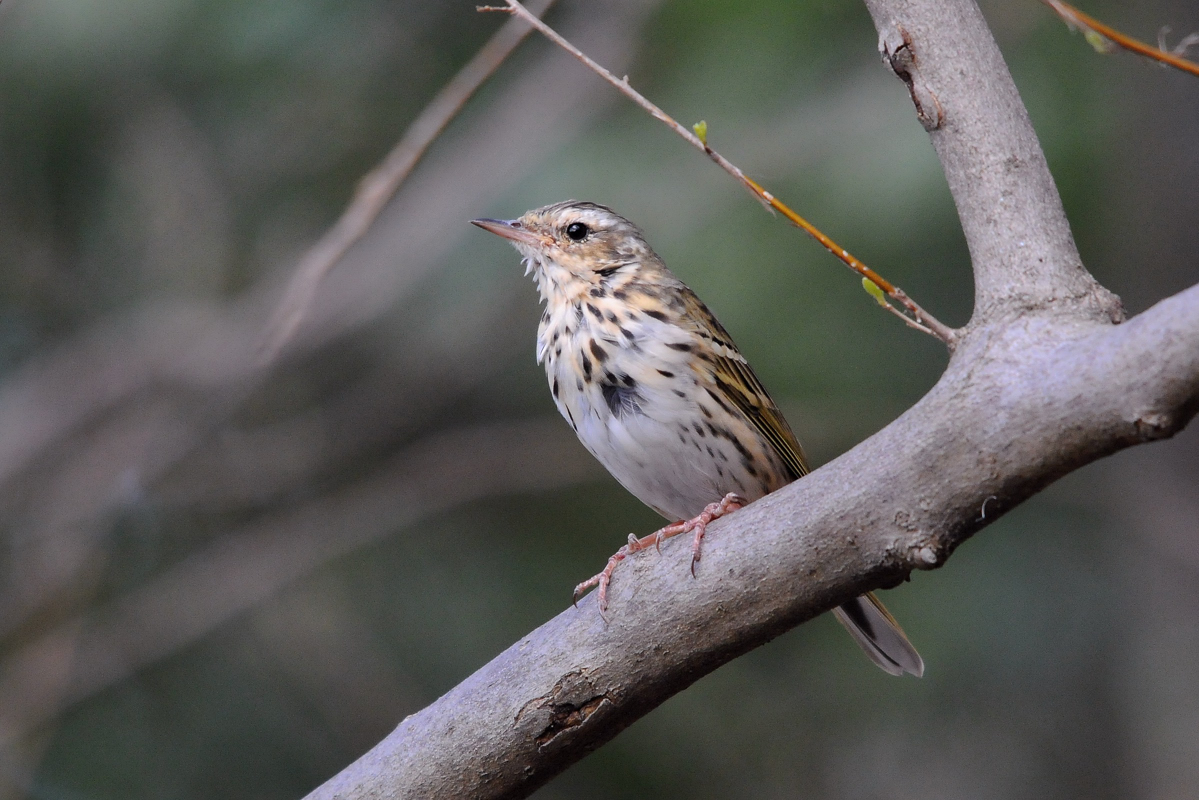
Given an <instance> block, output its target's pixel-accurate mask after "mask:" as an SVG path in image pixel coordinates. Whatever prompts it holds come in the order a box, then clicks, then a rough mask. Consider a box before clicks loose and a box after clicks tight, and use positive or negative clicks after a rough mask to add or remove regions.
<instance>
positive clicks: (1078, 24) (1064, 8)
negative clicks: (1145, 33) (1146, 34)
mask: <svg viewBox="0 0 1199 800" xmlns="http://www.w3.org/2000/svg"><path fill="white" fill-rule="evenodd" d="M1041 2H1042V3H1044V4H1045V5H1047V6H1049V7H1050V8H1052V9H1053V11H1054V12H1055V13H1056V14H1057V15H1058V16H1059V17H1061V18H1062V19H1063V20H1065V22H1066V24H1067V25H1069V26H1070V27H1072V28H1077V29H1078V30H1081V31H1082V32H1083V33H1084V34H1086V35H1087V41H1088V42H1090V43H1091V45H1092V46H1093V47H1099V46H1108V45H1114V46H1116V47H1122V48H1124V49H1125V50H1128V51H1130V52H1133V53H1136V54H1137V55H1141V56H1145V57H1146V58H1151V59H1153V60H1154V61H1160V62H1161V63H1163V64H1168V65H1169V66H1171V67H1174V68H1175V69H1180V70H1182V71H1183V72H1189V73H1190V74H1191V75H1196V76H1199V64H1196V63H1195V62H1194V61H1188V60H1187V59H1185V58H1183V57H1182V53H1185V52H1186V50H1187V47H1189V46H1190V45H1192V44H1194V43H1195V42H1196V41H1197V39H1195V38H1193V37H1194V34H1192V35H1191V36H1188V37H1186V38H1184V39H1183V41H1182V43H1181V44H1180V45H1179V47H1177V48H1175V49H1174V51H1170V50H1166V49H1165V47H1164V43H1163V46H1161V47H1154V46H1152V45H1148V44H1145V43H1144V42H1142V41H1138V40H1137V39H1134V38H1132V37H1131V36H1128V35H1126V34H1123V33H1120V31H1118V30H1116V29H1115V28H1113V27H1111V26H1110V25H1104V24H1103V23H1102V22H1100V21H1099V20H1097V19H1095V18H1094V17H1092V16H1089V15H1087V14H1084V13H1082V12H1081V11H1079V10H1078V9H1077V8H1075V7H1074V6H1072V5H1070V4H1069V3H1063V2H1062V0H1041Z"/></svg>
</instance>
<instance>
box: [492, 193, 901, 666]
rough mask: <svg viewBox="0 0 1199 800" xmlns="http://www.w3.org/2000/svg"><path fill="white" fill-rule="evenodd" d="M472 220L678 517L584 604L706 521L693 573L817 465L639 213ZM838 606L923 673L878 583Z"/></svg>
mask: <svg viewBox="0 0 1199 800" xmlns="http://www.w3.org/2000/svg"><path fill="white" fill-rule="evenodd" d="M471 222H472V224H474V225H476V226H478V227H480V228H482V229H483V230H486V231H489V232H491V233H494V234H497V235H498V236H501V237H503V238H504V239H507V240H508V241H509V242H510V243H511V244H512V245H513V246H514V247H515V248H516V250H517V251H518V252H519V253H520V255H521V257H522V261H523V263H524V266H525V274H526V275H529V274H531V275H532V277H533V279H534V281H535V283H536V285H537V289H538V292H539V294H540V297H541V301H542V303H543V304H544V306H545V308H544V310H543V313H542V315H541V321H540V324H539V325H538V328H537V361H538V363H540V364H543V365H544V367H545V372H546V376H547V378H548V381H549V385H550V393H551V395H552V396H553V399H554V403H555V404H556V405H557V407H558V411H559V412H560V413H561V414H562V416H563V417H564V418H565V419H566V421H567V422H568V423H569V424H570V426H571V428H573V429H574V431H575V433H576V434H577V435H578V437H579V440H580V441H581V442H582V443H583V446H584V447H586V448H587V450H588V451H590V453H591V454H592V455H593V456H595V458H596V459H597V460H599V462H600V463H601V464H603V466H604V467H605V468H606V469H607V470H608V472H610V473H611V474H612V476H613V477H615V478H616V480H617V481H619V482H620V483H621V485H623V486H624V488H626V489H627V490H628V491H629V492H630V493H632V494H633V495H634V496H636V497H637V498H638V499H639V500H641V502H643V503H645V504H646V505H647V506H649V507H650V508H652V509H653V510H654V511H656V512H658V513H659V514H661V515H662V516H663V517H666V518H667V519H669V520H677V521H676V522H673V523H671V524H670V525H667V526H665V527H664V528H662V529H660V530H658V531H656V532H654V533H652V534H650V535H648V536H644V537H641V538H638V537H637V536H635V535H632V534H630V535H629V539H628V543H627V544H626V545H624V546H623V547H621V548H620V549H619V550H617V551H616V553H615V554H614V555H613V556H612V557H611V558H610V559H609V560H608V563H607V565H606V566H605V567H604V569H603V570H602V571H601V572H600V573H598V574H597V575H595V576H594V577H592V578H591V579H589V580H587V581H584V582H583V583H580V584H579V585H578V587H576V589H575V595H574V597H575V602H576V604H577V601H578V599H579V597H580V596H581V595H582V594H583V593H585V592H586V591H587V590H588V589H591V588H593V587H597V595H598V605H599V611H600V614H601V615H604V614H606V612H607V589H608V585H609V583H610V582H611V580H612V577H613V573H614V571H615V570H616V567H617V565H618V564H619V563H620V562H621V561H623V560H624V559H626V558H629V557H631V556H633V555H634V554H636V553H638V552H641V551H643V550H646V549H649V548H651V547H654V548H657V547H660V545H661V542H662V541H663V540H664V539H666V538H668V537H671V536H676V535H679V534H683V533H692V534H693V536H692V560H691V571H692V574H693V575H694V574H695V569H696V564H697V563H698V562H699V560H700V558H701V554H702V542H703V537H704V533H705V529H706V527H707V525H708V524H709V523H710V522H711V521H712V520H714V519H717V518H719V517H721V516H723V515H725V514H728V513H731V512H733V511H736V510H737V509H739V508H741V507H743V506H745V505H747V504H748V503H750V502H752V501H754V500H757V499H759V498H761V497H763V496H764V495H767V494H769V493H770V492H773V491H775V490H777V489H779V488H781V487H783V486H785V485H787V484H789V483H791V482H792V481H795V480H798V479H800V478H802V477H803V476H804V475H806V474H807V473H808V471H809V468H808V462H807V460H806V458H805V457H804V453H803V449H802V448H801V447H800V444H799V441H798V440H797V439H796V437H795V434H794V433H793V432H792V430H791V426H790V425H789V424H788V423H787V421H786V419H784V418H783V415H782V413H781V412H780V411H779V408H778V406H777V405H776V404H775V402H774V401H773V400H772V399H771V398H770V395H769V394H768V393H767V392H766V389H765V387H764V386H763V385H762V382H761V381H760V380H758V377H757V375H755V374H754V371H753V369H751V368H750V365H749V362H748V361H746V359H745V357H744V356H743V355H742V354H741V351H740V350H738V349H737V346H736V344H734V343H733V339H732V337H731V336H729V334H728V332H727V331H726V330H725V329H724V327H723V326H722V325H721V324H720V322H719V321H717V319H716V317H715V316H714V315H713V314H712V312H711V311H709V310H708V307H707V306H706V305H704V303H703V302H702V301H701V300H700V299H699V297H698V296H697V295H696V294H695V292H693V291H692V290H691V289H690V288H688V287H687V286H686V284H684V283H683V282H682V281H681V280H679V279H678V278H676V277H675V276H674V274H673V273H671V271H670V270H669V269H667V267H666V264H665V263H664V262H663V261H662V259H661V258H660V257H659V256H658V254H657V253H655V252H654V250H653V249H652V248H651V247H650V246H649V244H648V243H647V242H646V238H645V234H644V233H643V232H642V231H641V229H640V228H638V227H637V226H636V225H635V224H633V223H632V222H630V221H629V220H627V219H625V218H624V217H622V216H620V215H619V214H617V213H616V212H614V211H613V210H612V209H610V208H608V207H607V206H603V205H600V204H598V203H592V202H581V201H575V200H567V201H565V202H561V203H554V204H552V205H547V206H544V207H542V208H537V209H533V210H532V211H528V212H526V213H525V214H523V215H522V216H520V217H518V218H516V219H511V220H500V219H489V218H482V219H475V220H471ZM834 614H835V615H836V617H837V619H838V620H839V621H840V622H841V623H842V624H843V625H844V626H845V628H846V629H847V630H848V631H849V633H850V635H851V636H852V637H853V639H854V640H855V641H856V642H857V643H858V645H860V646H861V648H862V649H863V650H864V651H865V653H866V655H867V656H869V658H870V659H871V660H872V661H873V662H874V663H875V664H877V665H878V666H879V667H880V668H882V669H883V670H884V671H886V672H887V673H889V674H892V675H902V674H904V673H908V674H912V675H915V676H917V677H919V676H920V675H922V674H923V672H924V662H923V660H922V659H921V657H920V654H919V653H918V652H917V651H916V649H915V647H913V646H912V644H911V642H909V641H908V638H907V636H906V635H905V634H904V632H903V629H902V628H900V626H899V623H897V622H896V621H895V618H894V617H893V616H891V614H890V612H888V611H887V609H886V608H885V607H884V606H883V604H882V603H881V602H880V601H879V600H878V598H877V597H875V596H874V595H873V594H866V595H863V596H861V597H858V598H855V599H854V600H851V601H849V602H847V603H845V604H843V605H841V606H839V607H838V608H836V609H834ZM605 618H606V617H605Z"/></svg>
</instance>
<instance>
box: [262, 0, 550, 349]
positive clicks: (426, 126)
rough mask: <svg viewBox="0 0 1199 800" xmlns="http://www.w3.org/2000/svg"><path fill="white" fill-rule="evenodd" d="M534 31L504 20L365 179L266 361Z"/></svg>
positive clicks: (269, 344)
mask: <svg viewBox="0 0 1199 800" xmlns="http://www.w3.org/2000/svg"><path fill="white" fill-rule="evenodd" d="M553 2H554V0H537V2H534V3H531V4H530V5H532V7H533V10H532V11H531V12H530V14H532V15H533V16H534V17H540V16H541V15H542V14H544V13H545V12H546V10H547V9H548V8H549V7H550V6H551V5H552V4H553ZM531 30H532V28H530V27H529V26H528V25H526V24H525V23H524V22H522V21H521V20H517V19H511V20H508V22H506V23H504V25H502V26H501V27H500V29H499V30H498V31H496V32H495V33H494V34H493V35H492V37H491V38H490V39H488V40H487V42H486V43H485V44H484V45H483V47H482V48H480V50H479V52H477V53H475V55H474V57H473V58H471V60H470V61H468V62H467V63H466V66H464V67H463V68H462V69H461V70H460V71H459V72H458V74H457V75H455V76H454V77H453V78H452V79H450V82H449V83H447V84H446V85H445V86H444V87H442V89H441V91H439V92H438V93H437V96H436V97H434V98H433V100H432V101H431V102H430V103H429V105H427V106H425V109H424V111H422V112H421V113H420V115H419V116H418V117H417V118H416V120H415V121H413V123H412V125H411V126H409V128H408V130H407V132H406V133H405V134H404V136H403V138H401V139H400V141H399V142H398V143H397V144H396V146H395V147H393V148H392V150H391V152H390V153H388V154H387V157H386V158H384V159H383V161H382V163H380V164H379V165H378V166H377V167H375V168H374V169H373V170H371V171H370V172H369V173H367V175H366V177H364V178H363V179H362V181H361V182H360V183H359V184H358V189H357V191H355V192H354V198H353V199H352V200H351V201H350V205H349V206H348V207H347V208H346V210H345V211H344V212H342V215H341V218H340V219H338V220H337V222H336V223H335V224H334V225H333V227H332V228H330V229H329V230H328V231H327V232H326V233H325V235H324V236H322V237H321V238H320V241H318V242H317V243H316V244H315V245H313V246H312V247H311V248H310V249H309V250H308V252H307V253H306V254H305V255H304V257H303V259H301V260H300V264H299V266H298V267H296V272H295V275H293V276H292V279H291V282H290V283H288V285H287V289H286V290H285V291H284V293H283V298H282V300H280V301H279V305H278V307H277V308H276V309H275V313H274V315H273V316H272V318H271V321H270V322H269V323H268V325H267V335H266V340H265V341H264V342H263V344H262V354H261V355H262V359H263V361H266V362H269V361H273V360H274V359H275V357H276V356H278V354H279V350H280V348H282V347H283V346H284V345H285V344H286V343H287V341H288V340H289V339H291V337H292V335H294V334H295V331H296V328H297V327H299V325H300V322H301V321H303V319H304V315H305V314H306V313H307V311H308V307H309V306H310V305H311V304H312V298H313V296H314V295H315V294H316V290H317V287H318V286H319V285H320V283H321V280H322V279H323V278H324V277H325V275H326V274H327V273H328V272H329V270H331V269H333V266H334V265H335V264H336V263H337V262H338V261H339V260H340V259H341V257H342V256H343V255H345V253H346V251H347V250H349V249H350V248H351V247H352V246H353V245H354V243H355V242H357V241H358V240H359V239H361V238H362V237H363V236H364V235H365V234H366V232H367V230H369V229H370V226H371V225H372V224H373V223H374V221H375V220H376V219H377V218H378V217H379V213H380V212H381V211H382V210H383V207H384V206H385V205H387V203H388V201H390V200H391V198H392V197H393V196H394V195H395V193H396V192H397V191H398V190H399V188H400V184H402V183H403V182H404V179H405V178H407V177H408V173H410V172H411V171H412V168H413V167H414V166H416V162H417V161H419V160H420V158H421V156H423V155H424V154H425V150H427V149H428V148H429V145H431V144H432V143H433V141H434V140H435V139H436V138H437V137H438V136H440V135H441V132H442V131H443V130H445V126H446V125H449V124H450V120H452V119H453V118H454V117H456V116H457V115H458V112H459V111H461V110H462V107H463V106H464V105H466V101H467V100H469V99H470V98H471V97H472V96H473V95H474V93H475V91H476V90H478V88H479V87H480V86H482V85H483V83H484V81H486V80H487V79H488V78H489V77H491V74H492V73H493V72H495V71H496V70H497V69H499V66H500V64H502V63H504V61H505V60H506V59H507V58H508V56H509V55H511V53H512V51H513V50H515V49H516V47H517V45H519V44H520V43H521V42H522V41H523V40H524V38H525V37H526V36H527V35H528V34H529V32H530V31H531Z"/></svg>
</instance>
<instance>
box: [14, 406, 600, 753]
mask: <svg viewBox="0 0 1199 800" xmlns="http://www.w3.org/2000/svg"><path fill="white" fill-rule="evenodd" d="M599 475H600V471H599V469H598V468H597V466H596V465H595V464H594V462H593V461H591V459H589V458H587V457H586V455H585V453H584V452H583V450H582V449H581V448H580V447H579V446H578V444H577V443H576V442H575V441H574V438H573V436H571V435H570V433H569V431H568V430H566V429H565V428H564V427H563V426H562V424H561V421H560V420H557V419H556V418H555V419H553V420H548V419H547V420H532V421H524V422H509V423H497V424H492V425H481V426H474V427H469V428H462V429H457V430H452V431H449V432H445V433H438V434H434V435H432V436H429V437H426V438H425V439H423V440H421V441H419V442H416V443H414V444H413V445H411V446H410V447H408V448H407V449H405V450H404V451H403V452H402V453H401V454H400V455H398V456H397V457H396V458H395V459H393V460H392V461H391V462H390V464H389V465H387V466H386V467H385V468H384V469H383V470H381V471H380V472H379V474H377V475H376V476H374V477H372V478H371V479H370V480H368V481H365V482H363V483H361V484H359V485H356V486H354V487H353V488H351V489H350V490H348V491H346V492H344V493H343V494H341V495H339V496H334V497H329V498H323V499H321V500H317V501H315V502H312V503H307V504H305V505H302V506H300V507H298V508H295V509H294V510H292V511H291V512H289V513H287V514H285V515H280V516H278V517H274V518H271V519H269V520H267V521H266V522H264V523H259V524H253V525H250V526H248V527H247V528H245V529H243V530H241V531H236V532H233V533H230V534H228V535H226V536H224V537H222V538H220V539H218V540H217V541H216V542H214V543H213V544H211V545H209V546H208V547H206V548H204V549H202V550H200V551H198V552H196V553H193V554H192V555H190V556H188V557H187V558H185V559H184V560H183V561H182V562H181V563H179V564H178V565H176V566H175V567H173V568H171V569H168V570H166V571H164V572H163V573H161V574H159V575H157V576H156V577H155V578H154V579H153V580H151V581H150V582H149V583H147V584H146V585H144V586H142V587H140V588H138V589H136V590H134V591H133V592H131V593H130V594H128V595H126V596H125V597H122V598H120V599H118V600H116V601H114V602H113V603H111V604H110V605H109V606H107V607H106V608H102V609H99V610H97V611H95V612H93V613H89V614H86V615H84V616H81V617H78V618H73V619H70V620H67V621H66V622H64V623H62V624H60V625H59V626H58V627H56V628H54V629H52V630H50V631H49V632H47V633H45V634H43V635H42V636H40V637H39V638H37V639H36V640H35V641H33V642H31V643H30V644H27V645H25V646H24V647H23V648H21V649H20V650H18V651H17V652H16V653H14V654H13V655H11V656H10V657H8V658H7V659H5V661H4V663H3V665H2V666H0V746H3V745H11V743H12V742H13V741H14V740H16V739H19V738H21V737H23V736H26V735H28V734H29V733H31V732H32V731H33V730H34V729H35V728H37V727H38V726H40V725H42V724H45V723H46V722H48V721H50V720H52V719H54V718H55V717H56V716H57V715H59V714H60V713H61V712H62V711H63V710H64V709H65V708H67V707H69V706H70V705H72V704H74V703H77V702H79V701H80V700H82V699H84V698H86V697H90V696H92V695H94V694H96V693H97V692H100V691H102V690H104V689H106V688H108V687H110V686H113V685H115V684H117V683H119V682H121V681H123V680H126V679H128V678H129V677H131V676H132V675H134V674H135V673H136V672H137V671H138V670H140V669H144V668H145V667H146V666H148V665H149V664H151V663H153V662H155V661H157V660H159V659H161V658H164V657H166V656H167V655H170V654H171V653H174V652H177V651H178V650H179V649H181V648H183V647H186V646H187V645H189V644H192V643H194V642H195V641H196V640H197V639H199V638H200V637H202V636H204V635H205V634H207V633H208V632H210V631H211V630H212V629H213V628H215V627H216V626H218V625H220V624H222V623H224V622H226V621H228V620H229V619H231V618H233V617H235V616H236V615H238V614H241V613H243V612H245V611H247V610H249V609H251V608H253V607H254V606H256V605H258V604H259V603H261V602H262V601H264V600H265V599H267V598H269V597H271V596H272V595H275V594H276V593H278V592H279V591H280V590H281V589H283V588H284V587H285V586H287V585H289V584H291V583H294V582H295V581H296V580H298V579H299V578H301V577H303V576H305V575H308V574H310V573H312V572H313V571H315V570H317V569H320V568H322V567H324V566H326V565H328V564H329V563H330V562H332V561H334V560H335V559H337V558H341V557H342V556H345V555H346V554H348V553H351V552H353V551H355V550H359V549H361V548H363V547H366V546H369V545H371V544H373V543H375V542H377V541H379V540H380V539H382V538H383V537H385V536H387V535H390V534H392V533H393V532H395V531H398V530H402V529H405V528H411V526H413V525H414V524H416V523H418V522H419V521H420V520H422V519H425V518H428V517H429V516H432V515H433V514H436V513H439V512H442V511H445V510H447V509H449V508H453V507H455V506H459V505H462V504H463V503H468V502H471V501H474V500H478V499H480V498H484V497H489V496H494V495H500V494H510V493H513V492H529V491H545V490H547V489H553V488H558V487H562V486H568V485H571V484H575V483H578V482H581V481H584V480H588V479H590V478H592V477H598V476H599ZM563 597H564V598H565V595H563Z"/></svg>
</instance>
